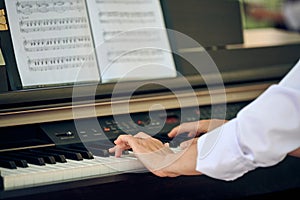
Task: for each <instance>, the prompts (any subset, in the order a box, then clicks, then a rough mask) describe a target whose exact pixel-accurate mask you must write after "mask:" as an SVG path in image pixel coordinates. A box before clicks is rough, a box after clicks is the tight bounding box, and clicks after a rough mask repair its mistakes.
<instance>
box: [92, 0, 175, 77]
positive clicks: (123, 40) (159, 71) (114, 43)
mask: <svg viewBox="0 0 300 200" xmlns="http://www.w3.org/2000/svg"><path fill="white" fill-rule="evenodd" d="M87 7H88V11H89V16H90V21H91V24H92V25H91V28H92V33H93V37H94V42H95V48H96V52H97V58H98V63H99V67H100V73H101V80H102V82H111V81H116V80H141V79H156V78H166V77H176V69H175V64H174V60H173V56H172V54H171V51H170V49H171V48H170V44H169V41H168V36H167V32H166V30H165V24H164V19H163V13H162V9H161V6H160V2H159V0H87Z"/></svg>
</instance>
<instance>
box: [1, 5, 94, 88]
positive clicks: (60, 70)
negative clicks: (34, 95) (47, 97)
mask: <svg viewBox="0 0 300 200" xmlns="http://www.w3.org/2000/svg"><path fill="white" fill-rule="evenodd" d="M5 3H6V9H7V13H8V20H9V24H10V31H11V36H12V41H13V46H14V51H15V57H16V61H17V65H18V70H19V74H20V78H21V82H22V85H23V86H24V87H26V86H37V85H48V84H64V83H72V82H90V81H99V72H98V70H99V69H98V67H97V61H96V58H95V54H94V53H93V49H94V48H93V41H92V36H91V31H90V25H89V20H88V15H87V9H86V3H85V0H51V1H49V0H35V1H33V0H5Z"/></svg>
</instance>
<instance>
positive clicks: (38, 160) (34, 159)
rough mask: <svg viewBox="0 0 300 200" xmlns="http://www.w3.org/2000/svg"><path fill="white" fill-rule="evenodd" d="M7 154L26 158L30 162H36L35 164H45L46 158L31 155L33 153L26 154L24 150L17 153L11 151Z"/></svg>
mask: <svg viewBox="0 0 300 200" xmlns="http://www.w3.org/2000/svg"><path fill="white" fill-rule="evenodd" d="M6 156H9V157H13V158H20V159H24V160H26V161H27V162H28V163H31V164H34V165H39V166H42V165H45V164H46V163H45V160H44V159H43V158H40V157H36V156H31V155H26V154H23V153H22V152H17V153H9V154H7V155H6Z"/></svg>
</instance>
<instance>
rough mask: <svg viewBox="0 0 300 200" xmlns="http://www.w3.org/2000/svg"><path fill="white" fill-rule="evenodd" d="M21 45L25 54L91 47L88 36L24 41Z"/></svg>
mask: <svg viewBox="0 0 300 200" xmlns="http://www.w3.org/2000/svg"><path fill="white" fill-rule="evenodd" d="M23 44H24V49H25V51H27V52H40V51H50V50H62V49H74V48H90V47H92V44H91V38H90V37H89V36H75V37H62V38H47V39H35V40H24V42H23Z"/></svg>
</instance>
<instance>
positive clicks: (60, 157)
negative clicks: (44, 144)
mask: <svg viewBox="0 0 300 200" xmlns="http://www.w3.org/2000/svg"><path fill="white" fill-rule="evenodd" d="M30 151H31V152H34V153H39V154H42V155H47V156H53V157H54V159H55V161H56V162H60V163H66V162H67V160H66V157H65V156H64V155H63V154H60V153H55V152H45V151H44V150H42V149H36V150H30Z"/></svg>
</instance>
